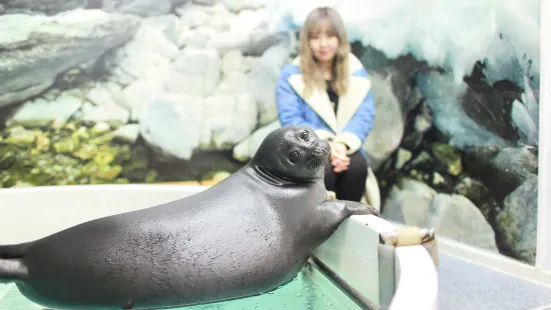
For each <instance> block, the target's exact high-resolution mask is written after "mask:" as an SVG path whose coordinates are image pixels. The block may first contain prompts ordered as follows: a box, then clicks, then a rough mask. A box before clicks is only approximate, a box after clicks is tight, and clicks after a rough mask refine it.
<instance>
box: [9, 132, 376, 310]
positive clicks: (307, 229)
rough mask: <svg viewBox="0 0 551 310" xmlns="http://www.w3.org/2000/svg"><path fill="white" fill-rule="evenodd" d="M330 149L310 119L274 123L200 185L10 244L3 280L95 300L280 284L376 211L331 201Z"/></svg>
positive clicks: (228, 292)
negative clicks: (327, 180)
mask: <svg viewBox="0 0 551 310" xmlns="http://www.w3.org/2000/svg"><path fill="white" fill-rule="evenodd" d="M329 153H330V147H329V145H328V143H327V142H326V141H325V140H322V139H319V138H318V137H317V136H316V134H315V133H314V132H313V131H312V130H310V129H308V128H306V127H296V126H287V127H282V128H279V129H276V130H274V131H272V132H271V133H270V134H269V135H268V136H267V137H266V138H265V139H264V141H263V142H262V144H261V145H260V147H259V149H258V151H257V153H256V154H255V156H254V158H253V159H252V160H251V161H250V162H249V163H247V164H246V165H245V166H243V167H242V168H241V169H240V170H239V171H237V172H235V173H233V174H232V175H231V176H230V177H228V178H226V179H224V180H223V181H222V182H220V183H218V184H216V185H215V186H213V187H210V188H208V189H206V190H204V191H202V192H199V193H197V194H195V195H191V196H188V197H185V198H183V199H179V200H176V201H172V202H169V203H166V204H162V205H158V206H154V207H151V208H147V209H143V210H138V211H133V212H128V213H122V214H117V215H113V216H108V217H104V218H100V219H95V220H91V221H88V222H85V223H82V224H79V225H76V226H73V227H70V228H68V229H65V230H63V231H60V232H57V233H54V234H52V235H49V236H47V237H44V238H42V239H38V240H35V241H32V242H28V243H24V244H16V245H4V246H0V283H8V282H15V284H16V285H17V287H18V288H19V290H20V292H21V293H22V294H23V295H24V296H25V297H26V298H28V299H29V300H31V301H33V302H35V303H37V304H39V305H41V306H44V307H49V308H53V309H89V310H93V309H159V308H169V307H178V306H180V307H181V306H187V305H197V304H204V303H211V302H216V301H223V300H230V299H235V298H243V297H248V296H252V295H258V294H262V293H266V292H268V291H271V290H274V289H276V288H278V287H279V286H281V285H284V284H286V283H288V282H289V281H291V280H292V279H293V278H295V277H296V275H297V274H298V272H299V271H300V270H301V268H302V267H303V265H304V263H305V262H306V261H307V260H308V258H309V256H310V253H311V251H312V250H313V249H314V248H316V247H317V246H318V245H320V244H321V243H323V242H325V241H326V240H327V239H328V238H329V237H330V236H331V234H332V233H333V232H334V231H335V230H336V229H337V228H338V226H339V225H340V224H341V223H342V221H343V220H345V219H347V218H348V217H349V216H351V215H355V214H376V215H378V211H377V210H376V209H374V208H372V207H370V206H368V205H365V204H361V203H358V202H352V201H343V200H330V199H329V197H328V194H327V191H326V189H325V186H324V182H323V178H324V173H325V172H324V168H325V165H327V164H328V161H329ZM75 205H76V206H78V201H75Z"/></svg>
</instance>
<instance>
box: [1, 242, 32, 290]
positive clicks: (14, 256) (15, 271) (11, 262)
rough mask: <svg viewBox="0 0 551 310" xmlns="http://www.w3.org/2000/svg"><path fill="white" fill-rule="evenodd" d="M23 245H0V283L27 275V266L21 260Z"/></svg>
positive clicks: (20, 278) (21, 278)
mask: <svg viewBox="0 0 551 310" xmlns="http://www.w3.org/2000/svg"><path fill="white" fill-rule="evenodd" d="M25 245H26V244H13V245H2V246H0V283H9V282H14V281H18V280H23V279H25V278H26V277H27V267H26V266H25V265H24V264H23V262H22V260H21V258H22V257H23V251H24V249H25Z"/></svg>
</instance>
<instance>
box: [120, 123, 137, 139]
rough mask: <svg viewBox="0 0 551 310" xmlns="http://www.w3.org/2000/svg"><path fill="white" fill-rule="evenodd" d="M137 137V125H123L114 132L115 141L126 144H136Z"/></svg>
mask: <svg viewBox="0 0 551 310" xmlns="http://www.w3.org/2000/svg"><path fill="white" fill-rule="evenodd" d="M139 136H140V125H139V124H128V125H124V126H121V127H120V128H118V129H117V130H116V131H115V139H117V140H120V141H124V142H128V143H136V141H137V140H138V137H139Z"/></svg>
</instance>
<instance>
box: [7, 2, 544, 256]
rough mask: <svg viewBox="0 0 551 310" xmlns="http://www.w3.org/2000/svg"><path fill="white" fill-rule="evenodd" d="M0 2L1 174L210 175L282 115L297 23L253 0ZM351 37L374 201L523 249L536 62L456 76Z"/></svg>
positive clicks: (474, 239)
mask: <svg viewBox="0 0 551 310" xmlns="http://www.w3.org/2000/svg"><path fill="white" fill-rule="evenodd" d="M0 14H2V15H0V32H1V33H2V36H0V79H1V80H2V81H3V83H2V84H1V85H0V186H1V187H18V186H42V185H62V184H97V183H142V182H146V183H150V182H164V181H186V180H189V181H200V180H204V179H212V178H217V177H219V176H220V175H221V174H220V172H222V175H224V173H225V174H226V175H227V173H232V172H234V171H236V170H237V169H239V168H240V167H241V166H242V165H243V164H244V163H245V162H246V161H247V160H248V159H249V158H250V156H251V155H252V154H254V152H255V151H256V148H257V146H258V144H259V143H260V141H261V140H262V139H263V138H264V136H265V135H266V134H267V133H268V132H269V131H271V130H273V129H275V128H277V127H279V126H280V124H279V123H278V121H277V111H276V108H275V103H274V99H275V98H274V87H275V83H276V80H277V78H278V74H279V70H280V69H281V67H282V66H283V65H284V64H285V63H286V62H288V61H289V60H290V59H292V57H294V56H295V55H296V48H297V45H296V33H274V32H271V31H270V29H269V27H268V24H269V21H270V12H269V10H268V9H267V8H266V7H265V3H264V1H263V0H220V1H218V0H71V1H60V0H57V1H56V0H52V1H46V2H42V4H40V5H36V4H34V3H33V1H27V0H8V1H4V2H3V4H0ZM353 48H354V53H355V54H356V55H357V56H358V57H359V58H360V59H361V60H362V63H363V64H364V65H365V67H366V68H367V69H368V72H369V74H370V75H371V79H372V81H373V84H374V93H375V102H376V107H377V119H376V123H375V126H374V128H373V132H372V134H371V135H370V137H369V138H368V140H367V141H366V143H365V145H364V148H365V149H366V150H367V152H368V153H369V154H370V156H371V165H372V167H373V169H374V170H375V173H376V176H377V178H378V180H379V185H380V187H381V191H382V192H381V193H382V195H383V197H382V198H383V216H384V217H385V218H387V219H391V220H395V221H400V222H405V223H407V224H408V225H420V226H425V227H434V228H436V229H437V231H438V233H439V234H440V235H443V236H448V237H450V238H453V239H456V240H459V241H462V242H465V243H468V244H472V245H475V246H477V247H481V248H484V249H487V250H489V251H499V252H501V253H503V254H505V255H509V256H512V257H515V258H517V259H520V260H522V261H525V262H528V263H532V264H533V263H534V258H535V244H536V208H537V184H538V181H537V173H538V162H537V159H538V154H537V134H536V135H535V137H536V139H534V130H536V133H537V122H538V119H537V118H538V103H537V97H538V96H537V89H538V88H537V84H538V83H537V76H524V75H522V76H523V77H524V79H522V78H520V79H519V78H518V76H516V77H515V78H513V79H511V80H501V81H493V82H489V81H487V79H486V78H485V74H486V73H487V72H486V71H485V64H484V60H480V62H479V63H477V64H473V66H474V69H473V72H472V74H471V75H470V76H468V77H466V78H465V79H464V82H463V83H462V84H461V85H458V84H457V83H454V82H453V77H452V76H451V75H450V74H449V73H448V72H446V70H444V69H442V68H431V67H429V66H427V65H426V64H424V63H423V62H420V61H417V60H415V59H414V58H413V57H412V56H411V55H406V56H402V57H399V58H397V59H388V58H387V57H385V55H384V54H383V53H381V52H380V51H377V50H375V49H373V48H371V47H369V46H361V45H360V44H358V43H356V42H355V43H354V44H353ZM536 71H537V70H536ZM525 72H527V71H525ZM518 81H521V82H518ZM522 81H524V82H522ZM534 85H535V86H534ZM515 115H516V117H515ZM518 115H522V116H523V118H521V119H522V120H524V122H523V123H522V124H519V123H520V122H519V121H518V120H519V117H518ZM513 119H514V120H516V121H513ZM526 128H529V130H527V129H526Z"/></svg>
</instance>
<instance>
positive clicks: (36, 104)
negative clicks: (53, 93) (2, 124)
mask: <svg viewBox="0 0 551 310" xmlns="http://www.w3.org/2000/svg"><path fill="white" fill-rule="evenodd" d="M82 103H83V100H82V98H79V97H77V96H74V95H72V94H70V93H69V92H67V93H63V94H61V95H60V96H59V97H56V98H52V100H47V99H44V98H37V99H34V100H32V101H29V102H26V103H24V104H23V105H21V107H19V108H18V109H17V110H16V111H15V113H14V114H13V116H12V117H11V118H10V119H9V120H8V121H7V123H6V124H7V125H8V126H14V125H22V126H25V127H43V126H47V125H50V124H51V123H52V122H53V121H56V122H59V123H65V122H67V120H69V118H71V116H72V115H74V114H75V113H76V112H77V111H78V110H79V109H80V107H81V105H82Z"/></svg>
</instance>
